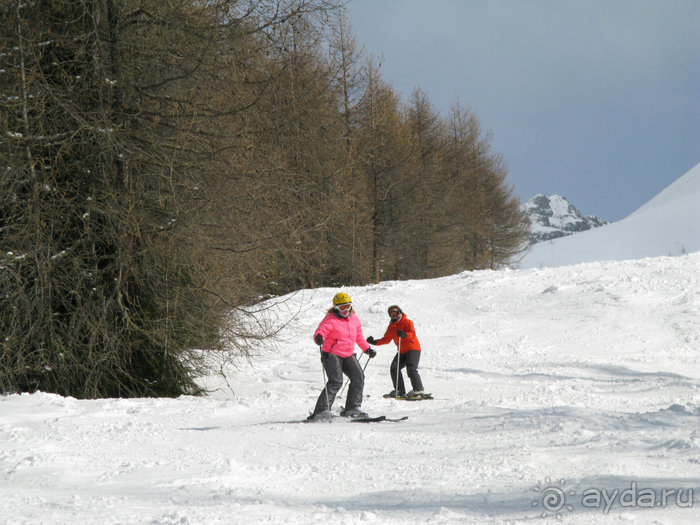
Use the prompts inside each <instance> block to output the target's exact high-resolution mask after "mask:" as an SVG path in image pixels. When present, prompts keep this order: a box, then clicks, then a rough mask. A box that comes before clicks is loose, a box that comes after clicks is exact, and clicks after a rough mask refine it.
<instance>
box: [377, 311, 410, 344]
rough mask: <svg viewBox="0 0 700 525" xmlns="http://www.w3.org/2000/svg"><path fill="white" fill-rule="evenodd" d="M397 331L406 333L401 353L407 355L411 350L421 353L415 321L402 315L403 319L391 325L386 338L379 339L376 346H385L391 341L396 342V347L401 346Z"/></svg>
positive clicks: (402, 341)
mask: <svg viewBox="0 0 700 525" xmlns="http://www.w3.org/2000/svg"><path fill="white" fill-rule="evenodd" d="M397 330H403V331H404V332H406V338H405V339H402V340H401V353H402V354H405V353H406V352H408V351H409V350H418V351H420V343H419V342H418V337H416V329H415V328H414V327H413V321H411V320H410V319H409V318H408V317H406V314H402V315H401V319H399V320H398V321H396V322H395V323H390V324H389V326H388V328H387V329H386V332H385V333H384V337H382V338H381V339H377V341H376V342H375V344H376V345H385V344H387V343H389V342H390V341H394V344H396V346H398V345H399V336H398V335H396V332H397Z"/></svg>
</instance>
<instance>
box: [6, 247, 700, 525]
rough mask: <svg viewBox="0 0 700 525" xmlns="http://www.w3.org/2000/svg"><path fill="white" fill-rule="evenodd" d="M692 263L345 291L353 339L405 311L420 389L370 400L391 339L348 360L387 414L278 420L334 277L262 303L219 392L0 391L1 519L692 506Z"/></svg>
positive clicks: (652, 518) (640, 513) (383, 375)
mask: <svg viewBox="0 0 700 525" xmlns="http://www.w3.org/2000/svg"><path fill="white" fill-rule="evenodd" d="M698 268H700V253H698V254H692V255H686V256H682V257H672V258H669V257H660V258H649V259H643V260H638V261H623V262H602V263H591V264H581V265H575V266H567V267H562V268H543V269H531V270H517V271H512V270H511V271H509V270H505V271H498V272H495V271H482V272H472V273H463V274H460V275H456V276H452V277H445V278H442V279H435V280H426V281H406V282H384V283H381V284H378V285H375V286H368V287H364V288H348V289H345V290H344V291H346V292H348V293H349V294H350V295H351V297H352V298H353V302H354V304H355V307H356V309H357V312H358V314H359V316H360V318H361V319H362V321H363V324H364V327H365V335H373V336H375V337H377V336H379V335H381V334H382V333H383V331H384V329H385V327H386V325H387V322H388V317H387V315H386V308H387V306H388V305H389V304H393V303H398V304H400V305H401V306H403V308H404V310H405V311H406V312H407V314H408V315H409V317H410V318H411V319H413V321H414V322H415V323H416V328H417V331H418V336H419V338H420V341H421V344H422V346H423V357H422V360H421V372H422V377H423V381H424V383H425V386H426V388H427V389H428V390H430V391H431V392H433V394H434V395H435V400H434V401H423V402H405V401H403V402H402V401H396V400H388V399H383V398H382V396H381V394H382V393H384V392H387V391H388V390H389V389H390V387H391V381H390V378H389V364H390V362H391V360H392V358H393V357H394V355H395V352H396V349H395V348H394V347H393V346H392V345H390V346H381V347H377V350H378V352H379V353H378V356H377V357H376V358H375V359H373V360H372V361H371V362H369V365H368V367H367V370H366V385H365V394H366V395H367V396H368V397H366V399H365V402H364V405H363V408H364V409H365V410H367V411H368V412H370V413H371V414H386V415H389V416H394V417H396V416H404V415H407V416H409V419H408V420H407V421H404V422H401V423H380V424H374V425H361V424H351V423H346V422H335V423H332V424H328V423H317V424H303V423H296V424H289V423H287V422H288V421H290V420H299V419H303V418H304V417H305V416H306V415H307V414H308V412H309V410H311V409H312V407H313V405H314V403H315V400H316V396H317V395H318V393H319V391H320V389H321V388H322V384H323V376H322V373H321V366H320V360H319V355H318V349H317V348H316V347H315V345H314V344H313V342H312V341H311V335H312V333H313V330H314V328H315V327H316V326H317V324H318V322H319V321H320V320H321V318H322V317H323V314H324V312H325V310H326V308H327V307H328V305H329V303H330V301H331V297H332V296H333V294H335V293H336V292H337V291H338V290H335V289H319V290H306V291H302V292H299V293H297V294H292V295H290V296H287V297H282V298H280V299H279V300H278V301H277V303H276V304H273V303H272V302H271V303H269V305H268V306H269V307H270V309H269V310H267V311H268V313H269V314H270V315H271V316H272V317H271V318H272V319H273V320H275V321H276V322H277V323H279V324H283V323H285V324H284V327H283V328H282V330H281V332H280V340H279V341H278V342H277V344H276V345H275V346H272V345H269V346H267V347H266V348H264V349H263V350H262V351H261V355H259V356H257V357H255V358H254V359H253V361H252V363H247V362H241V363H240V364H239V368H238V370H236V371H234V372H232V373H230V374H229V375H228V378H227V379H228V383H229V384H230V385H231V387H232V389H233V391H231V390H229V389H226V388H223V389H222V390H220V391H217V392H215V393H214V394H213V395H212V396H210V397H206V398H191V397H183V398H180V399H124V400H118V399H107V400H96V401H78V400H75V399H71V398H62V397H59V396H55V395H48V394H41V393H38V394H33V395H10V396H6V397H0V523H4V524H12V525H17V524H27V525H28V524H33V525H38V524H42V525H52V524H68V523H71V524H73V523H85V524H91V525H92V524H143V523H151V524H176V523H177V524H215V523H216V524H246V525H247V524H250V523H270V524H286V525H302V524H303V525H307V524H316V523H337V524H352V525H355V524H371V525H377V524H382V525H384V524H401V525H410V524H425V523H431V524H432V523H434V524H452V523H455V524H456V523H483V524H498V523H524V524H525V523H528V524H530V523H569V524H573V523H575V524H580V523H586V524H598V525H602V524H609V523H635V524H639V523H642V524H646V523H649V524H651V523H668V524H671V523H672V524H674V525H678V524H688V525H689V524H691V523H692V524H694V523H697V518H698V506H700V462H699V460H698V458H699V457H700V435H699V433H698V428H699V427H698V421H699V420H700V354H699V353H698V347H699V346H700V286H698V284H699V282H698V279H699V277H700V274H699V272H698ZM365 362H366V361H365V358H364V357H362V361H361V364H363V365H364V364H365ZM208 382H209V384H211V385H220V386H225V383H224V382H223V381H222V380H221V379H220V378H217V377H211V378H209V379H208ZM343 403H344V399H338V400H337V401H336V405H335V406H334V410H335V411H336V412H337V411H338V410H339V408H340V405H342V404H343ZM542 516H547V518H546V519H541V517H542ZM555 516H560V517H561V520H560V521H557V520H556V518H555Z"/></svg>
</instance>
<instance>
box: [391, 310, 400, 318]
mask: <svg viewBox="0 0 700 525" xmlns="http://www.w3.org/2000/svg"><path fill="white" fill-rule="evenodd" d="M398 316H399V312H397V311H396V310H392V311H391V312H389V317H398Z"/></svg>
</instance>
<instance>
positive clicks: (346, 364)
mask: <svg viewBox="0 0 700 525" xmlns="http://www.w3.org/2000/svg"><path fill="white" fill-rule="evenodd" d="M321 363H322V364H323V369H324V370H325V371H326V376H327V377H328V382H327V383H326V386H325V388H324V389H323V390H322V391H321V395H320V396H318V401H316V408H315V409H314V414H318V413H319V412H322V411H324V410H328V407H329V406H330V407H332V406H333V401H335V395H336V394H337V393H338V390H340V387H342V386H343V374H345V375H346V376H348V377H349V378H350V387H349V388H348V397H347V399H346V401H345V410H352V409H353V408H359V407H360V405H361V404H362V392H363V390H364V388H365V374H364V372H363V371H362V367H361V366H360V363H358V361H357V358H356V357H355V355H354V354H353V355H351V356H350V357H340V356H338V355H335V354H331V353H329V352H323V351H321ZM326 392H328V398H326Z"/></svg>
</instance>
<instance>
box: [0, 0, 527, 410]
mask: <svg viewBox="0 0 700 525" xmlns="http://www.w3.org/2000/svg"><path fill="white" fill-rule="evenodd" d="M506 175H507V169H506V167H505V164H504V163H503V161H502V159H501V158H500V157H499V156H498V155H497V154H495V153H494V152H492V151H491V149H490V138H489V136H488V134H486V133H484V131H483V130H482V128H481V124H480V122H479V120H478V118H477V117H476V116H475V115H474V114H473V113H472V112H471V111H469V110H468V109H467V108H465V107H463V106H461V105H459V104H458V103H455V105H454V107H453V108H452V109H451V111H450V113H449V115H447V116H442V115H440V114H439V113H438V112H437V111H436V110H435V108H434V107H433V106H432V105H431V103H430V101H429V100H428V97H427V96H426V94H425V93H423V92H421V91H420V90H416V91H415V92H414V93H413V94H412V95H411V97H410V99H409V100H408V101H407V102H405V103H403V102H402V101H400V100H399V97H398V95H397V94H396V93H395V92H394V91H393V89H392V88H391V86H390V85H389V84H388V83H387V82H385V81H384V80H382V78H381V75H380V68H379V67H378V66H377V64H376V62H374V61H373V59H372V58H371V57H366V56H363V54H362V53H361V51H360V48H359V47H358V44H357V42H356V41H355V39H354V37H353V36H352V32H351V28H350V27H349V25H348V24H347V22H346V21H345V18H344V14H343V10H342V8H341V7H340V6H339V5H337V3H336V2H330V1H327V0H294V1H291V0H262V1H261V0H247V1H241V0H208V1H206V2H200V1H197V0H79V1H76V0H34V1H31V2H27V1H22V0H0V388H2V389H4V390H5V391H33V390H36V389H41V390H44V391H49V392H56V393H60V394H64V395H72V396H76V397H104V396H153V395H157V396H176V395H179V394H182V393H192V394H196V393H200V389H199V387H198V385H197V383H196V381H195V379H196V377H197V376H198V375H199V374H203V373H205V372H206V353H203V352H201V351H199V350H195V349H200V350H201V349H207V350H211V351H217V350H223V349H224V348H227V349H230V348H231V346H232V345H233V347H235V348H236V349H237V350H238V351H239V352H240V353H243V354H245V353H246V352H247V351H248V350H249V349H250V348H251V345H254V344H255V342H256V340H258V339H259V338H262V337H265V336H266V335H267V334H266V331H265V328H264V327H263V326H260V325H259V324H256V323H257V321H259V319H258V318H256V316H255V314H251V313H250V309H249V308H246V309H243V308H241V306H242V305H249V304H253V303H254V302H255V301H256V300H258V299H259V298H260V297H262V296H264V295H265V294H280V293H284V292H287V291H290V290H294V289H298V288H303V287H315V286H332V285H333V286H335V285H337V286H340V285H351V284H365V283H369V282H374V281H379V280H383V279H407V278H425V277H435V276H440V275H445V274H451V273H455V272H459V271H462V270H470V269H479V268H495V267H499V266H502V265H506V264H508V262H509V261H511V260H512V259H513V258H514V257H516V256H517V255H518V254H519V253H520V251H521V249H522V248H523V246H524V244H525V242H526V239H527V233H528V232H527V228H526V227H524V226H523V221H522V218H521V214H520V211H519V202H518V200H517V198H515V197H514V196H513V195H512V193H511V190H510V188H509V186H508V185H507V183H506V181H505V178H506Z"/></svg>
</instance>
